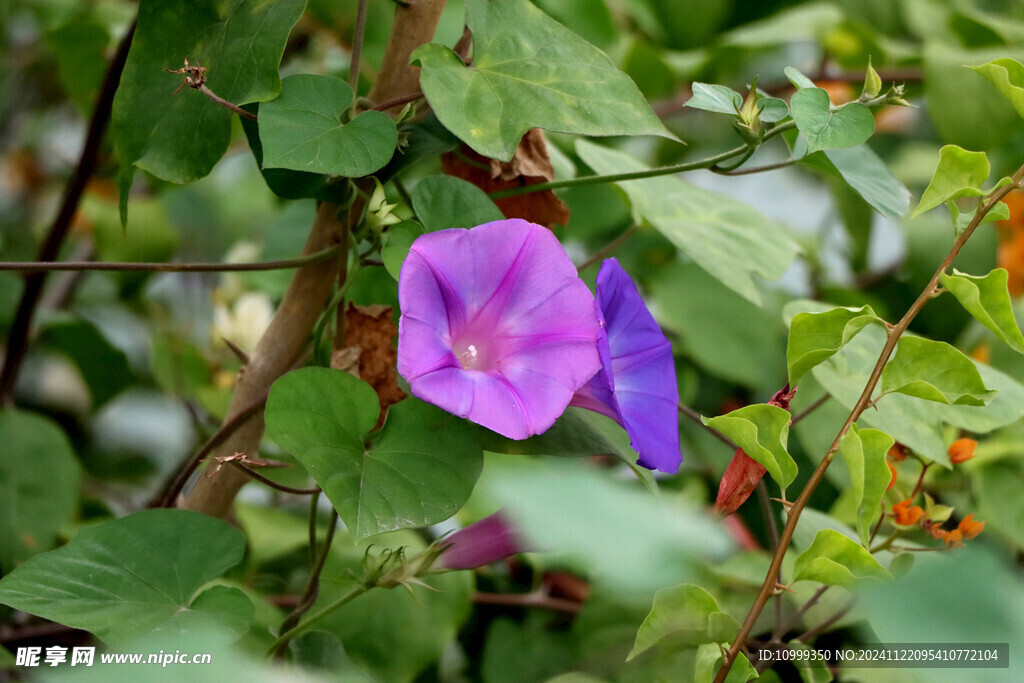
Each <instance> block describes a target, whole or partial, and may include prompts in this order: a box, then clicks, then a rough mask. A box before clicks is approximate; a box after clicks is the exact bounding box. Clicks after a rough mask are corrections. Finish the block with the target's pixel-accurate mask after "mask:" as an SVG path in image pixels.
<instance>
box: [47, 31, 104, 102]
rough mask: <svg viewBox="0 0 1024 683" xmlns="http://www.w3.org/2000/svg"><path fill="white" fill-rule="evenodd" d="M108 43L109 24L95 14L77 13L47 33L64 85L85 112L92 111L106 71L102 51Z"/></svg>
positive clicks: (62, 85) (62, 84) (61, 82)
mask: <svg viewBox="0 0 1024 683" xmlns="http://www.w3.org/2000/svg"><path fill="white" fill-rule="evenodd" d="M109 42H110V35H109V34H108V33H107V29H106V27H104V26H103V25H102V24H101V23H99V22H97V21H96V20H95V19H93V18H92V17H82V16H77V17H75V18H73V19H71V20H70V21H69V22H68V23H66V24H64V25H63V26H61V27H60V28H57V29H54V30H52V31H48V32H47V33H46V43H47V44H48V45H49V47H50V49H51V50H53V55H54V57H56V58H57V75H58V76H59V77H60V84H61V87H63V88H64V90H65V91H66V92H67V93H68V95H70V96H71V99H72V100H74V102H75V104H76V105H78V107H79V109H81V110H82V111H84V112H90V111H91V110H92V106H93V99H94V98H95V96H96V93H97V91H98V90H99V88H100V84H101V83H102V82H103V75H104V74H105V73H106V71H107V60H106V58H105V57H104V54H103V53H104V51H105V50H106V48H107V44H108V43H109Z"/></svg>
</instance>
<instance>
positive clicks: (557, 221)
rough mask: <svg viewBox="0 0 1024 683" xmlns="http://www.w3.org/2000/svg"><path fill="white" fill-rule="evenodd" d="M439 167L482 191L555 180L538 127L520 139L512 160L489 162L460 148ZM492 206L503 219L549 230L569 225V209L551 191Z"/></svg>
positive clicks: (448, 155) (465, 148) (499, 201)
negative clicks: (517, 220)
mask: <svg viewBox="0 0 1024 683" xmlns="http://www.w3.org/2000/svg"><path fill="white" fill-rule="evenodd" d="M441 168H442V170H444V172H445V173H447V174H448V175H451V176H455V177H457V178H462V179H463V180H467V181H469V182H471V183H473V184H474V185H476V186H477V187H479V188H480V189H481V190H483V191H484V192H497V191H498V190H508V189H510V188H513V187H520V186H522V185H536V184H538V183H546V182H549V181H551V180H554V179H555V170H554V168H553V167H552V165H551V158H550V157H549V156H548V147H547V142H546V141H545V139H544V131H542V130H541V129H540V128H533V129H531V130H530V131H528V132H527V133H526V135H524V136H523V139H522V140H520V141H519V146H518V147H517V148H516V153H515V155H513V157H512V161H509V162H504V161H498V160H497V159H488V158H487V157H484V156H481V155H480V154H477V153H476V152H474V151H473V150H472V149H470V148H469V147H467V146H466V145H462V147H461V148H460V149H459V151H458V152H449V153H447V154H445V155H443V156H442V157H441ZM494 203H495V204H497V205H498V208H499V209H501V212H502V213H503V214H505V217H506V218H522V219H524V220H527V221H530V222H531V223H537V224H539V225H544V226H547V227H549V228H550V227H553V226H555V225H565V224H566V223H568V222H569V207H568V206H566V205H565V203H564V202H563V201H562V200H561V199H559V198H558V196H557V195H555V193H554V192H552V191H551V190H542V191H540V192H531V193H529V194H524V195H519V196H518V197H505V198H503V199H496V200H494Z"/></svg>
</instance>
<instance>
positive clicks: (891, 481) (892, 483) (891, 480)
mask: <svg viewBox="0 0 1024 683" xmlns="http://www.w3.org/2000/svg"><path fill="white" fill-rule="evenodd" d="M885 464H886V465H888V466H889V471H890V472H891V473H892V476H890V477H889V485H888V486H886V487H885V490H886V491H888V490H889V489H891V488H892V487H893V486H895V485H896V468H895V467H893V466H892V463H891V462H887V463H885Z"/></svg>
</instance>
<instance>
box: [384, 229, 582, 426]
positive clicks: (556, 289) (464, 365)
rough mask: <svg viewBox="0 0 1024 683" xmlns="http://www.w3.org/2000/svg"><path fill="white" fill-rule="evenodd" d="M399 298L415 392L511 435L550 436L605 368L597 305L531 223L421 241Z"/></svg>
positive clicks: (402, 355) (403, 356)
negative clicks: (578, 395) (557, 421)
mask: <svg viewBox="0 0 1024 683" xmlns="http://www.w3.org/2000/svg"><path fill="white" fill-rule="evenodd" d="M398 301H399V306H400V307H401V310H402V316H401V319H400V321H399V328H398V372H399V373H401V375H402V376H403V377H405V379H406V380H408V382H409V387H410V389H411V390H412V393H413V394H414V395H415V396H417V397H419V398H421V399H423V400H424V401H427V402H428V403H432V404H434V405H436V406H438V407H440V408H443V409H444V410H447V411H448V412H450V413H453V414H455V415H458V416H460V417H464V418H467V419H469V420H471V421H473V422H476V423H477V424H480V425H483V426H484V427H487V428H488V429H491V430H493V431H495V432H497V433H498V434H501V435H503V436H506V437H509V438H512V439H525V438H527V437H529V436H531V435H533V434H540V433H542V432H544V431H545V430H547V429H548V428H549V427H550V426H551V425H552V424H553V423H554V421H555V419H556V418H558V416H559V415H561V414H562V412H563V411H564V410H565V408H566V407H567V406H568V404H569V401H570V399H572V396H573V394H574V393H575V392H576V391H577V390H578V389H580V388H581V387H582V386H583V385H584V384H586V383H587V381H588V380H589V379H590V378H591V377H593V376H594V374H595V373H596V372H597V371H598V369H599V368H600V367H601V360H600V358H599V356H598V350H597V338H598V333H599V325H598V321H597V316H596V315H595V313H594V311H595V308H594V297H593V296H592V295H591V294H590V291H589V290H588V289H587V286H586V285H585V284H583V281H582V280H580V279H579V277H578V276H577V274H576V268H575V267H574V266H573V264H572V262H571V261H570V260H569V257H568V255H567V254H566V253H565V250H564V249H563V248H562V245H561V244H560V243H559V242H558V240H557V239H556V238H555V236H554V235H553V234H552V233H551V231H550V230H548V229H547V228H544V227H541V226H539V225H535V224H533V223H528V222H526V221H524V220H520V219H509V220H503V221H494V222H492V223H485V224H483V225H479V226H477V227H475V228H471V229H468V230H466V229H453V230H441V231H439V232H432V233H427V234H426V235H422V236H420V237H419V238H417V239H416V241H415V242H414V243H413V245H412V249H411V250H410V251H409V256H408V257H407V258H406V260H405V263H404V264H403V265H402V271H401V273H400V277H399V280H398Z"/></svg>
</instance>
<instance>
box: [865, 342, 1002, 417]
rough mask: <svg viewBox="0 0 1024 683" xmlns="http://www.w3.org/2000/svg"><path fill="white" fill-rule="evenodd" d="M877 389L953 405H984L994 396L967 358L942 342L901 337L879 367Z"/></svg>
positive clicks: (884, 392)
mask: <svg viewBox="0 0 1024 683" xmlns="http://www.w3.org/2000/svg"><path fill="white" fill-rule="evenodd" d="M881 391H882V393H883V394H888V393H891V392H896V393H900V394H906V395H907V396H915V397H917V398H923V399H925V400H926V401H936V402H938V403H949V404H953V405H968V406H986V405H988V404H989V402H990V401H991V400H992V397H993V396H995V395H996V393H998V392H996V391H992V390H990V389H988V388H987V387H986V386H985V382H984V381H983V380H982V379H981V375H980V374H978V368H976V367H975V366H974V363H972V362H971V359H970V358H968V357H967V356H965V355H964V354H963V353H961V352H960V351H959V350H957V349H956V348H955V347H952V346H950V345H949V344H946V343H945V342H937V341H932V340H930V339H922V338H921V337H901V338H900V340H899V342H898V343H897V345H896V355H895V356H894V357H893V358H892V359H891V360H890V361H889V362H888V363H886V365H885V369H884V370H882V379H881Z"/></svg>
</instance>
